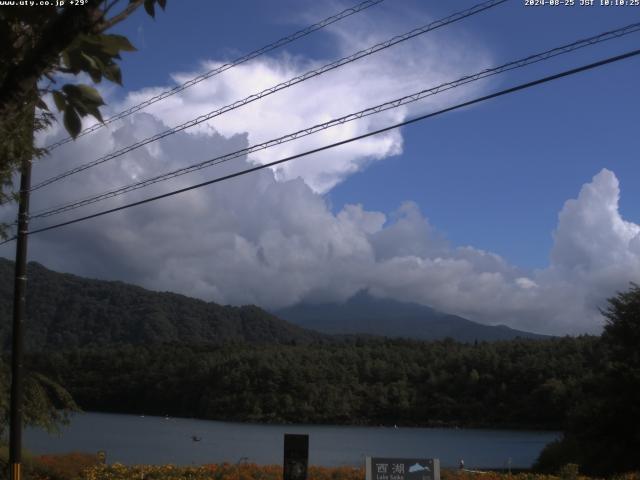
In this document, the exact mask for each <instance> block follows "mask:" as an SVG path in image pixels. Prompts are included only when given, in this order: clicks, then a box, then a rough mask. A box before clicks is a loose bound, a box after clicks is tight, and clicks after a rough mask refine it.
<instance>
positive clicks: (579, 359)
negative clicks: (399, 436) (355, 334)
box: [29, 337, 599, 428]
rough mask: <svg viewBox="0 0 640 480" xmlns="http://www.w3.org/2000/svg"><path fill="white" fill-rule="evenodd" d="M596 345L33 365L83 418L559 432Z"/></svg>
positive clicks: (169, 356)
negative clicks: (63, 390) (87, 414)
mask: <svg viewBox="0 0 640 480" xmlns="http://www.w3.org/2000/svg"><path fill="white" fill-rule="evenodd" d="M598 349H599V343H598V339H597V338H595V337H583V338H563V339H553V340H544V341H533V340H514V341H509V342H494V343H480V344H477V345H473V344H461V343H455V342H452V341H444V342H434V343H427V342H412V341H400V340H394V341H392V340H367V341H364V340H354V341H353V343H351V344H349V343H343V344H333V345H307V346H286V345H269V346H266V345H263V346H250V345H246V344H242V345H241V344H237V345H227V346H224V347H221V348H214V347H198V348H191V347H188V346H185V345H176V346H168V345H165V346H162V347H146V346H137V347H123V348H111V349H104V348H101V349H99V350H98V349H83V350H79V351H73V352H66V353H48V354H41V355H37V356H35V357H31V358H30V360H29V363H30V365H31V366H32V367H33V368H36V369H38V370H40V371H42V372H43V373H45V374H47V375H49V376H51V377H52V378H53V379H56V380H58V381H59V382H60V383H61V384H63V385H65V386H66V387H67V388H68V389H69V391H70V392H71V393H72V395H73V397H74V398H75V399H76V401H77V402H78V403H79V405H80V406H81V407H82V408H84V409H87V410H99V411H112V412H128V413H136V414H142V413H145V414H157V415H165V414H169V415H172V416H188V417H199V418H208V419H219V420H242V421H256V422H296V423H307V422H310V423H350V424H373V425H377V424H387V425H389V424H390V425H393V424H398V425H471V426H503V427H533V428H561V427H562V426H563V422H564V420H565V418H566V414H567V411H568V410H569V408H570V406H571V405H572V404H573V403H574V401H575V399H576V398H577V397H579V396H580V395H581V391H580V389H581V387H580V385H581V382H582V381H583V380H584V379H585V378H589V376H590V375H591V372H592V369H593V366H594V364H595V362H596V361H597V359H598V358H599V352H598Z"/></svg>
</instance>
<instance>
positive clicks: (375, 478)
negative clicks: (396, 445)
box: [365, 457, 440, 480]
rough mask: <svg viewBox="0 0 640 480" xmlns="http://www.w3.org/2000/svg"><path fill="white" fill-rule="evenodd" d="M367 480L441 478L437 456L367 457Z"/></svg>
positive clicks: (431, 479)
mask: <svg viewBox="0 0 640 480" xmlns="http://www.w3.org/2000/svg"><path fill="white" fill-rule="evenodd" d="M365 469H366V480H440V460H439V459H437V458H381V457H367V458H366V465H365Z"/></svg>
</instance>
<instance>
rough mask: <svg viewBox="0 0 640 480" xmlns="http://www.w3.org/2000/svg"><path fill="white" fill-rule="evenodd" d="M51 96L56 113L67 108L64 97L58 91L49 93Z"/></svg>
mask: <svg viewBox="0 0 640 480" xmlns="http://www.w3.org/2000/svg"><path fill="white" fill-rule="evenodd" d="M51 96H52V97H53V102H54V103H55V104H56V108H57V109H58V111H59V112H62V111H64V109H65V108H66V106H67V100H66V99H65V98H64V95H63V94H62V93H60V92H59V91H58V90H54V91H53V92H51Z"/></svg>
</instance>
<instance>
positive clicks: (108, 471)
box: [24, 453, 640, 480]
mask: <svg viewBox="0 0 640 480" xmlns="http://www.w3.org/2000/svg"><path fill="white" fill-rule="evenodd" d="M24 473H25V474H24V480H282V466H280V465H255V464H241V465H236V464H229V463H223V464H212V465H202V466H199V467H178V466H175V465H161V466H157V465H135V466H125V465H121V464H114V465H102V464H100V463H98V460H97V458H96V456H95V455H90V454H82V453H70V454H65V455H42V456H34V457H30V458H29V459H28V462H27V463H26V464H25V472H24ZM364 478H365V474H364V470H363V469H362V468H352V467H331V468H329V467H310V468H309V476H308V480H364ZM614 478H615V480H640V472H635V473H629V474H626V475H621V476H618V477H614ZM441 479H442V480H593V479H592V478H589V477H584V476H581V475H577V474H576V470H575V469H571V468H568V469H566V468H565V469H564V470H563V471H562V472H560V473H559V474H558V475H541V474H535V473H531V472H520V473H512V474H509V473H504V472H467V471H464V472H461V471H459V470H447V469H444V470H443V471H442V473H441Z"/></svg>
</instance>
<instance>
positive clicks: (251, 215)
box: [0, 0, 640, 334]
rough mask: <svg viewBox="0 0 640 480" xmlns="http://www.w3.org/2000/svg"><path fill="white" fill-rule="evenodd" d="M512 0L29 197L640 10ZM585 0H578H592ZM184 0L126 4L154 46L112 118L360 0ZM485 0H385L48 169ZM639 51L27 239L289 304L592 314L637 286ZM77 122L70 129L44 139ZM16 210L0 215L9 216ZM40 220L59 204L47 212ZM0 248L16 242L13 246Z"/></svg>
mask: <svg viewBox="0 0 640 480" xmlns="http://www.w3.org/2000/svg"><path fill="white" fill-rule="evenodd" d="M523 3H524V2H523V1H519V0H510V1H509V2H507V3H505V4H503V5H500V6H498V7H496V8H493V9H491V10H489V11H486V12H483V13H480V14H478V15H475V16H473V17H471V18H467V19H464V20H462V21H460V22H457V23H455V24H453V25H449V26H447V27H446V28H442V29H438V30H436V31H433V32H429V33H428V34H425V35H422V36H420V37H419V38H415V39H412V40H410V41H408V42H405V43H403V44H401V45H397V46H394V47H392V48H391V49H388V50H386V51H384V52H380V53H377V54H375V55H371V56H369V57H367V58H365V59H361V60H359V61H357V62H354V63H352V64H350V65H347V66H344V67H342V68H340V69H338V70H335V71H333V72H330V73H327V74H324V75H322V76H321V77H317V78H314V79H312V80H309V81H306V82H303V83H302V84H299V85H296V86H294V87H291V88H290V89H287V90H286V91H281V92H278V93H276V94H274V95H271V96H269V97H268V98H265V99H261V100H260V101H258V102H254V103H252V104H251V105H247V106H244V107H242V108H240V109H237V110H234V111H233V112H229V113H228V114H225V115H223V116H220V117H217V118H214V119H213V120H210V121H208V122H206V123H204V124H201V125H198V126H197V127H194V128H191V129H188V130H185V131H183V132H180V133H178V134H175V135H171V136H169V137H166V138H164V139H163V140H161V141H159V142H155V143H153V144H150V145H148V146H145V147H143V148H140V149H136V150H135V151H132V152H130V153H128V154H127V155H124V156H122V157H120V158H118V160H117V161H114V162H108V163H105V164H103V165H101V166H99V167H96V168H93V169H90V170H87V171H86V172H83V173H82V174H79V175H75V176H72V177H69V178H67V179H65V180H64V181H62V182H59V183H57V184H55V185H53V186H52V187H51V188H49V187H47V188H46V189H42V190H40V191H38V192H36V194H34V197H33V199H32V211H37V210H39V209H43V208H47V207H50V206H52V205H55V204H59V203H65V202H68V201H70V200H75V199H77V198H82V197H84V196H88V195H93V194H96V193H98V192H102V191H104V190H105V189H110V188H114V187H118V186H121V185H124V184H127V183H130V182H132V181H137V180H139V179H144V178H148V177H150V176H153V175H157V174H158V173H162V172H165V171H168V170H171V169H174V168H178V167H183V166H186V165H189V164H191V163H194V162H197V161H202V160H204V159H207V158H211V157H213V156H216V155H219V154H225V153H228V152H230V151H234V150H237V149H240V148H244V147H246V146H247V145H251V144H255V143H257V142H260V141H264V140H267V139H270V138H273V137H276V136H280V135H283V134H286V133H290V132H291V131H295V130H298V129H300V128H303V127H307V126H309V125H313V124H316V123H319V122H323V121H327V120H329V119H330V118H334V117H336V116H339V115H344V114H346V113H350V112H353V111H357V110H360V109H363V108H365V107H369V106H372V105H374V104H377V103H380V102H382V101H385V100H390V99H392V98H395V97H399V96H401V95H406V94H408V93H413V92H415V91H417V90H420V89H423V88H427V87H430V86H434V85H438V84H440V83H442V82H444V81H451V80H454V79H457V78H460V77H462V76H464V75H468V74H472V73H475V72H477V71H480V70H482V69H484V68H488V67H492V66H497V65H500V64H503V63H506V62H508V61H511V60H515V59H518V58H521V57H524V56H527V55H531V54H535V53H539V52H541V51H545V50H548V49H551V48H553V47H557V46H560V45H563V44H567V43H570V42H573V41H575V40H579V39H583V38H586V37H590V36H593V35H595V34H599V33H602V32H605V31H609V30H612V29H616V28H619V27H622V26H625V25H627V24H630V23H633V22H637V21H640V7H601V6H593V7H583V6H580V5H575V6H573V7H565V6H558V7H550V6H545V7H540V6H535V7H525V6H524V5H523ZM577 3H579V0H578V2H577ZM221 5H222V3H220V2H211V1H204V0H202V1H196V0H189V1H188V2H178V1H177V0H170V1H169V2H168V7H167V11H166V12H164V13H163V12H158V14H157V17H156V20H152V19H150V18H148V17H147V16H146V15H145V14H144V12H138V13H136V14H135V15H134V16H133V17H132V18H130V19H129V20H128V21H127V22H126V23H123V24H122V25H121V26H120V27H119V29H118V32H119V33H123V34H126V35H127V36H128V37H129V38H130V39H131V40H132V41H133V43H134V44H135V45H136V46H137V47H138V48H139V51H138V52H135V53H132V54H127V55H125V58H124V59H123V61H122V69H123V73H124V81H125V87H124V88H122V89H119V88H116V87H114V86H109V85H100V86H99V88H101V91H102V93H103V95H104V97H105V98H106V100H107V102H108V106H107V107H106V114H107V116H109V115H110V114H112V113H115V112H117V111H120V110H121V109H125V108H128V107H130V106H132V105H135V104H137V103H138V102H140V101H143V100H145V99H148V98H150V97H152V96H154V95H156V94H157V93H159V92H162V91H165V90H167V89H169V88H172V87H173V86H175V85H177V84H180V83H182V82H184V81H186V80H188V79H190V78H192V77H194V76H196V75H199V74H201V73H203V72H206V71H207V70H210V69H212V68H215V67H216V66H218V65H220V64H222V63H223V62H226V61H229V60H231V59H233V58H236V57H238V56H241V55H242V54H244V53H247V52H249V51H252V50H254V49H256V48H259V47H261V46H263V45H265V44H267V43H270V42H272V41H274V40H276V39H278V38H280V37H282V36H285V35H288V34H290V33H292V32H293V31H296V30H298V29H300V28H303V27H305V26H307V25H309V24H311V23H314V22H316V21H318V20H320V19H322V18H325V17H327V16H329V15H332V14H335V13H337V12H339V11H341V10H342V9H344V8H346V7H347V6H350V4H349V3H346V2H344V1H343V2H310V1H300V0H298V1H293V0H291V1H290V0H277V1H276V0H272V1H269V2H264V1H236V2H232V3H228V4H224V7H221ZM472 5H474V3H473V2H471V1H466V0H465V1H463V0H459V1H448V2H444V1H441V2H436V1H417V0H386V1H385V2H383V3H382V4H380V5H377V6H375V7H372V8H370V9H368V10H367V11H366V12H362V13H360V14H358V15H354V16H352V17H349V18H348V19H345V20H343V21H341V22H338V23H336V24H334V25H332V26H331V27H329V28H327V29H325V30H323V31H320V32H316V33H314V34H312V35H310V36H308V37H306V38H304V39H302V40H300V41H296V42H294V43H293V44H291V45H288V46H286V47H285V48H283V49H280V50H278V51H277V52H273V53H270V54H268V55H266V56H264V57H261V58H260V59H256V60H253V61H252V62H249V63H247V64H245V65H242V66H238V67H236V68H233V69H231V70H228V71H226V72H224V73H222V74H221V75H218V76H216V77H213V78H211V79H208V80H207V81H205V82H202V83H199V84H198V85H196V86H194V87H192V88H190V89H187V90H185V91H183V92H181V93H180V94H178V95H175V96H173V97H171V98H170V99H166V100H164V101H162V102H158V103H156V104H154V105H152V106H151V107H149V108H147V109H145V110H144V111H143V112H140V113H136V114H135V115H132V116H131V117H128V118H127V119H126V120H123V121H119V122H116V123H114V124H112V125H111V126H109V127H108V128H103V129H100V130H99V131H98V132H96V133H95V134H92V135H87V136H85V137H82V138H81V139H79V140H77V141H76V142H73V143H70V144H67V145H65V146H63V147H61V148H59V149H57V150H55V151H54V152H53V154H52V155H51V156H50V157H49V158H47V159H46V161H42V162H39V163H38V164H37V166H36V168H35V169H34V181H35V182H38V181H40V180H42V179H44V178H47V177H49V176H51V175H54V174H57V173H60V172H61V171H65V170H67V169H69V168H70V167H71V166H74V165H78V164H81V163H83V162H86V161H90V160H93V159H95V158H99V157H100V156H101V155H107V154H109V153H110V152H113V151H116V150H118V149H120V148H123V147H126V146H127V145H130V144H131V143H134V142H136V141H138V140H141V139H144V138H147V137H150V136H152V135H154V134H156V133H158V132H162V131H164V130H166V129H167V128H169V127H173V126H175V125H179V124H181V123H183V122H186V121H188V120H190V119H192V118H195V117H197V116H199V115H202V114H206V113H208V112H210V111H213V110H215V109H217V108H221V107H222V106H224V105H228V104H229V103H232V102H234V101H236V100H238V99H241V98H243V97H245V96H248V95H250V94H253V93H257V92H259V91H261V90H263V89H265V88H268V87H271V86H273V85H275V84H277V83H279V82H282V81H285V80H287V79H289V78H291V77H294V76H296V75H300V74H301V73H303V72H305V71H308V70H310V69H314V68H318V67H319V66H321V65H323V64H326V63H328V62H331V61H333V60H335V59H337V58H339V57H341V56H345V55H348V54H350V53H353V52H355V51H357V50H360V49H362V48H365V47H367V46H370V45H372V44H374V43H377V42H380V41H382V40H386V39H387V38H390V37H391V36H393V35H396V34H401V33H404V32H406V31H408V30H410V29H412V28H415V27H418V26H422V25H425V24H427V23H429V22H430V21H433V20H436V19H439V18H443V17H445V16H448V15H450V14H452V13H453V12H456V11H459V10H462V9H465V8H469V7H471V6H472ZM639 39H640V34H638V33H635V34H631V35H629V36H627V37H625V38H623V39H618V40H612V41H609V42H606V43H604V44H601V45H597V46H595V47H589V48H586V49H583V50H581V51H578V52H575V53H572V54H569V55H564V56H559V57H557V58H554V59H552V60H550V61H547V62H543V63H540V64H536V65H533V66H530V67H526V68H524V69H521V70H518V71H514V72H510V73H507V74H505V75H500V76H496V77H492V78H490V79H484V80H482V81H480V82H475V83H473V84H469V85H467V86H465V87H463V88H459V89H455V90H452V91H450V92H447V93H445V94H442V95H437V96H434V97H431V98H429V99H428V100H426V101H423V102H420V103H416V104H413V105H410V106H407V107H404V108H403V109H400V110H397V111H390V112H384V113H383V114H379V115H376V116H372V117H367V118H366V119H364V120H360V121H358V122H354V123H350V124H346V125H343V126H341V127H340V128H336V129H331V130H327V131H325V132H322V133H319V134H315V135H313V136H312V137H305V138H304V139H301V140H297V141H296V142H292V143H290V144H286V145H283V146H279V147H277V148H276V149H273V150H272V149H270V150H268V151H264V152H257V153H253V154H251V155H250V156H249V157H248V158H240V159H237V160H234V161H233V162H230V163H227V164H225V165H223V166H219V167H216V168H212V169H205V170H199V171H196V172H192V173H190V174H189V175H186V176H183V177H178V178H176V179H173V180H171V181H170V182H167V183H166V184H165V183H162V184H156V185H154V186H153V187H150V188H149V189H144V190H139V191H136V192H134V193H132V194H128V195H127V196H126V197H117V198H114V199H111V200H109V202H105V203H104V204H96V205H93V206H90V207H87V208H85V209H83V210H80V211H78V212H72V213H68V214H64V215H62V216H60V217H54V218H53V220H51V222H50V223H53V222H54V221H56V220H67V219H71V218H74V217H75V216H77V214H79V213H82V214H87V213H92V212H95V211H98V210H100V209H102V208H105V207H114V206H119V205H123V204H124V203H126V202H129V201H134V200H138V199H141V198H146V197H148V196H150V195H152V194H159V193H164V192H166V191H168V190H171V189H174V188H181V187H184V186H187V185H191V184H195V183H199V182H202V181H204V180H208V179H210V178H213V177H216V176H219V175H221V174H224V173H231V172H233V171H237V170H239V169H240V168H246V166H247V164H249V165H255V164H260V163H266V162H268V161H272V160H274V159H277V158H281V157H283V156H286V155H291V154H294V153H298V152H300V151H304V150H306V149H310V148H315V147H318V146H320V145H324V144H327V143H331V142H334V141H337V140H341V139H344V138H348V137H351V136H354V135H358V134H362V133H364V132H367V131H370V130H373V129H376V128H380V127H383V126H386V125H388V124H391V123H395V122H398V121H401V120H404V119H407V118H410V117H411V116H413V115H418V114H424V113H427V112H430V111H434V110H438V109H440V108H443V107H446V106H449V105H452V104H455V103H458V102H461V101H464V100H468V99H471V98H475V97H479V96H482V95H486V94H488V93H491V92H494V91H497V90H499V89H503V88H506V87H509V86H512V85H515V84H517V83H520V82H525V81H529V80H532V79H535V78H538V77H541V76H545V75H549V74H552V73H557V72H558V71H561V70H565V69H567V68H571V67H576V66H579V65H582V64H585V63H590V62H593V61H595V60H600V59H603V58H605V57H609V56H612V55H616V54H620V53H624V52H626V51H628V50H631V49H634V48H637V46H638V44H639V42H638V40H639ZM638 73H640V59H638V58H634V59H631V60H626V61H624V62H621V63H617V64H614V65H610V66H606V67H603V68H601V69H598V70H595V71H590V72H586V73H582V74H579V75H577V76H573V77H570V78H566V79H562V80H559V81H556V82H553V83H550V84H546V85H543V86H539V87H535V88H533V89H529V90H526V91H522V92H518V93H515V94H512V95H508V96H504V97H501V98H498V99H494V100H491V101H488V102H485V103H482V104H478V105H474V106H472V107H468V108H465V109H461V110H458V111H455V112H452V113H448V114H445V115H443V116H440V117H437V118H432V119H430V120H427V121H425V122H420V123H418V124H414V125H411V126H408V127H405V128H403V129H402V130H400V131H395V132H391V133H387V134H385V135H383V136H379V137H371V138H369V139H367V140H366V141H361V142H358V143H357V144H350V145H348V146H342V147H339V148H337V149H335V150H331V151H330V152H324V153H322V154H319V155H314V156H310V157H307V158H305V159H301V160H296V161H295V162H292V163H290V164H287V165H285V166H283V167H280V168H278V169H277V170H276V171H270V170H263V171H261V172H260V173H256V174H253V175H250V176H246V177H242V178H241V179H236V180H233V181H230V182H225V183H224V184H217V185H215V186H212V187H208V188H204V189H201V190H197V191H194V192H191V193H189V194H185V195H181V196H180V197H172V199H171V200H163V201H160V202H156V203H152V204H147V205H145V206H142V207H136V208H134V209H130V210H126V211H122V212H119V213H117V214H114V215H110V216H108V217H101V219H100V220H91V221H88V222H83V223H79V224H76V225H73V226H70V227H66V228H64V229H60V230H54V231H51V232H46V233H43V234H38V235H34V236H32V237H31V241H30V242H31V244H30V259H33V260H37V261H40V262H42V263H44V264H45V265H46V266H48V267H50V268H53V269H56V270H59V271H67V272H72V273H76V274H80V275H85V276H90V277H94V278H105V279H113V280H123V281H128V282H132V283H136V284H140V285H143V286H145V287H147V288H152V289H156V290H170V291H176V292H180V293H185V294H188V295H191V296H196V297H200V298H203V299H205V300H212V301H216V302H219V303H225V304H226V303H228V304H246V303H254V304H257V305H260V306H263V307H265V308H282V307H286V306H289V305H292V304H295V303H299V302H303V303H304V302H308V303H309V302H310V303H313V302H326V301H344V300H346V299H347V298H349V297H350V296H352V295H354V294H355V293H357V292H358V291H361V290H368V291H369V292H370V293H372V294H373V295H376V296H381V297H390V298H395V299H398V300H402V301H411V302H417V303H421V304H425V305H429V306H432V307H434V308H436V309H439V310H442V311H445V312H448V313H454V314H458V315H461V316H464V317H467V318H470V319H472V320H475V321H479V322H483V323H487V324H498V323H501V324H507V325H510V326H512V327H515V328H521V329H525V330H530V331H534V332H541V333H554V334H565V333H571V334H574V333H585V332H592V333H593V332H598V331H599V330H600V328H601V326H602V318H601V316H600V314H599V311H598V309H599V308H601V307H602V306H604V304H605V302H606V298H608V297H610V296H611V295H613V294H614V293H615V292H616V291H619V290H623V289H625V288H626V287H627V286H628V283H629V281H636V282H640V225H639V224H640V207H639V206H640V198H639V197H640V193H639V192H640V167H639V166H638V165H639V164H640V163H639V162H638V158H637V157H638V152H639V151H640V148H639V147H640V145H639V142H640V140H639V138H640V136H639V134H638V132H639V127H640V121H638V118H637V115H636V113H637V107H638V105H639V104H640V102H639V100H640V91H639V90H640V89H638V86H637V85H638V81H637V77H638ZM62 136H64V132H63V131H62V130H61V128H60V127H59V126H54V127H53V128H52V129H51V130H50V131H49V132H47V133H46V134H44V136H43V138H42V142H43V143H44V144H47V143H50V142H51V141H54V140H56V139H59V138H61V137H62ZM14 215H15V212H13V211H10V209H8V208H7V207H4V209H1V210H0V219H11V218H13V216H14ZM33 224H34V227H40V226H45V225H47V221H43V220H37V219H34V223H33ZM0 255H3V256H7V257H10V256H12V246H11V247H6V246H5V247H4V248H3V247H0Z"/></svg>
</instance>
